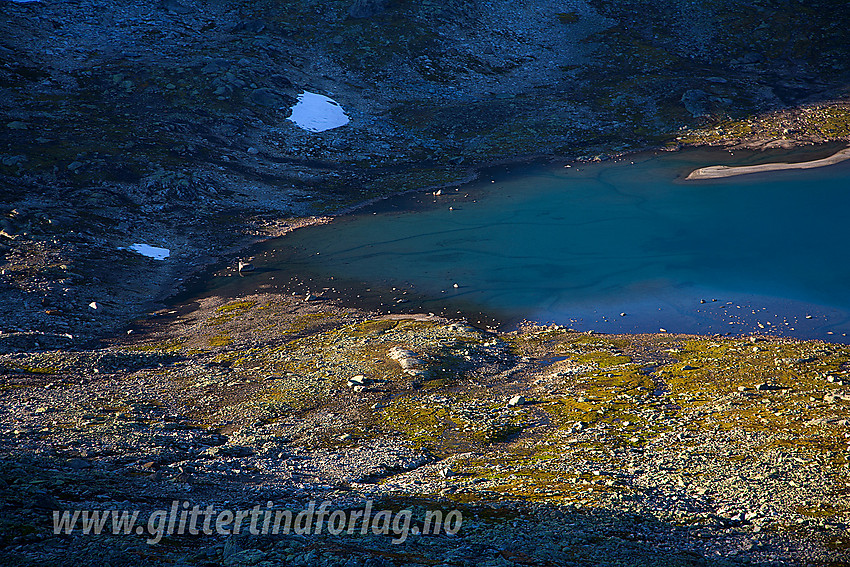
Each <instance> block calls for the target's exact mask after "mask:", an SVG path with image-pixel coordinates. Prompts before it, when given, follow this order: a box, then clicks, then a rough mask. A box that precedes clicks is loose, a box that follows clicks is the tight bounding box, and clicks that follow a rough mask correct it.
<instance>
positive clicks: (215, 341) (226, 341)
mask: <svg viewBox="0 0 850 567" xmlns="http://www.w3.org/2000/svg"><path fill="white" fill-rule="evenodd" d="M209 343H210V346H211V347H222V346H227V345H230V344H233V337H231V336H230V335H227V334H221V335H215V336H213V337H210V340H209Z"/></svg>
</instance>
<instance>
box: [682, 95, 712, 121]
mask: <svg viewBox="0 0 850 567" xmlns="http://www.w3.org/2000/svg"><path fill="white" fill-rule="evenodd" d="M682 104H684V105H685V109H686V110H687V111H688V112H690V113H691V115H693V117H694V118H699V117H701V116H708V115H709V111H708V94H707V93H706V92H705V91H701V90H699V89H691V90H689V91H686V92H685V94H683V95H682Z"/></svg>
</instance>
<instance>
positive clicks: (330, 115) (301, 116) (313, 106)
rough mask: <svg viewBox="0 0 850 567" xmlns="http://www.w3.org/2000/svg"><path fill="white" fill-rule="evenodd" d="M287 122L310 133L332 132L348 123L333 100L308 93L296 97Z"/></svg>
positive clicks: (340, 108) (346, 116) (345, 115)
mask: <svg viewBox="0 0 850 567" xmlns="http://www.w3.org/2000/svg"><path fill="white" fill-rule="evenodd" d="M287 120H291V121H292V122H295V125H296V126H298V127H299V128H303V129H304V130H309V131H310V132H324V131H325V130H332V129H334V128H339V127H340V126H345V125H346V124H348V122H349V118H348V115H347V114H345V111H344V110H343V109H342V107H341V106H340V105H339V104H338V103H337V102H336V101H335V100H333V99H330V98H328V97H326V96H324V95H320V94H316V93H311V92H308V91H304V92H303V93H301V94H300V95H298V102H297V103H296V104H295V106H293V107H292V115H291V116H290V117H289V118H287Z"/></svg>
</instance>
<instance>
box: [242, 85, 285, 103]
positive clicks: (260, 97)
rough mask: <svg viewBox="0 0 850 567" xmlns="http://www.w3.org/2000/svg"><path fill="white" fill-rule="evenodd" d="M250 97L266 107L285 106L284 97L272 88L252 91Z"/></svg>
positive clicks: (254, 101) (252, 100)
mask: <svg viewBox="0 0 850 567" xmlns="http://www.w3.org/2000/svg"><path fill="white" fill-rule="evenodd" d="M248 99H249V100H250V101H251V102H253V103H254V104H257V105H259V106H265V107H266V108H280V107H281V106H283V99H282V98H281V97H280V95H278V94H277V93H276V92H274V91H273V90H271V89H267V88H259V89H254V90H253V91H251V94H250V95H248Z"/></svg>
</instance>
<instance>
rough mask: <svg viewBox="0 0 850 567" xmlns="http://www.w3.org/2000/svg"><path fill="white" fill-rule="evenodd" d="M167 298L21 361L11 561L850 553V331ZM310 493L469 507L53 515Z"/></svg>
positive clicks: (8, 379) (293, 499)
mask: <svg viewBox="0 0 850 567" xmlns="http://www.w3.org/2000/svg"><path fill="white" fill-rule="evenodd" d="M157 320H158V322H157V323H156V324H154V326H153V328H151V329H148V330H147V331H145V332H143V333H142V334H139V335H135V334H134V335H130V337H134V336H135V337H136V338H132V340H129V339H128V340H123V341H122V342H121V343H122V344H115V345H113V346H111V347H107V348H104V349H102V350H98V351H79V352H74V353H67V352H56V351H46V352H42V353H21V354H9V355H4V356H2V357H0V369H2V371H3V374H4V383H5V384H6V386H5V391H4V392H3V398H2V410H3V412H4V414H5V415H9V416H13V418H12V420H10V421H7V422H6V423H5V424H4V429H3V431H2V439H3V442H4V447H3V452H4V455H5V456H4V459H3V461H2V467H3V472H4V479H5V481H4V484H3V485H2V487H0V488H2V491H3V497H4V501H5V502H6V508H5V510H4V518H3V523H4V530H3V531H4V534H5V535H4V544H5V545H6V551H5V552H4V556H5V559H4V562H8V563H9V564H13V563H14V562H16V561H17V562H22V563H26V562H27V561H28V560H31V561H33V562H35V561H38V560H41V559H43V558H47V559H48V560H49V561H50V562H51V563H53V562H54V561H60V562H61V560H63V559H64V560H67V559H68V558H70V557H77V556H76V555H75V554H77V553H86V554H89V555H92V554H93V556H96V557H98V558H113V559H114V560H115V561H116V562H118V563H119V564H132V563H133V561H131V560H128V559H127V558H126V557H119V556H118V555H117V554H119V552H120V553H123V554H126V553H133V554H136V553H138V554H143V555H144V557H146V561H147V563H148V564H159V563H160V562H167V561H170V560H174V561H177V562H178V563H179V564H220V563H221V564H224V565H254V564H267V565H272V564H278V563H277V562H278V561H280V560H281V559H283V558H285V557H288V556H293V557H290V558H289V559H288V560H287V561H288V563H285V564H292V565H316V564H321V565H350V564H361V562H362V561H364V560H365V558H366V557H369V556H373V557H375V558H377V559H375V562H374V563H373V564H376V565H389V564H393V563H394V562H396V563H398V561H395V560H396V559H402V558H403V559H404V561H402V563H403V564H425V565H433V564H448V565H510V564H515V563H519V564H529V565H537V564H540V565H547V564H551V565H565V564H589V563H590V562H592V563H593V564H598V565H622V564H624V563H627V564H653V565H655V564H664V565H667V564H671V565H691V564H715V563H716V564H736V565H737V564H759V565H761V564H765V565H767V564H771V565H772V564H788V563H792V564H793V563H800V564H806V565H816V564H823V565H840V564H841V563H840V561H842V560H843V561H846V560H847V559H848V553H847V544H848V537H847V526H848V521H850V518H849V517H848V500H847V488H848V476H847V471H848V465H847V442H848V441H847V439H848V434H847V433H846V431H847V425H848V420H847V419H846V417H847V404H848V403H850V390H848V388H847V386H848V384H850V375H848V371H850V349H848V348H847V347H846V346H842V345H833V344H825V343H818V342H796V341H790V340H779V339H768V338H764V337H755V336H753V337H749V338H719V337H697V336H675V335H654V336H650V335H639V336H597V335H594V334H587V333H575V332H571V331H569V330H567V329H565V328H564V327H558V326H552V327H534V326H532V327H526V328H523V329H522V330H520V331H517V332H511V333H496V332H486V331H481V330H478V329H475V328H473V327H470V326H468V325H466V324H464V323H453V322H450V321H445V320H441V319H435V318H433V317H427V316H420V317H401V316H393V318H387V317H384V318H375V317H369V316H368V315H367V314H364V313H360V312H354V311H346V310H340V309H335V308H330V307H329V306H327V305H326V304H322V303H321V302H304V301H303V299H301V298H289V299H283V298H281V297H279V296H272V295H258V296H250V297H245V298H240V299H238V300H236V301H231V302H229V303H222V302H221V301H216V300H208V301H205V302H204V304H203V305H202V306H200V308H199V309H197V310H193V311H189V312H187V313H184V314H177V313H174V314H169V313H163V314H161V315H160V316H159V317H158V318H157ZM311 499H312V500H315V501H322V500H330V501H332V502H334V503H335V504H336V505H338V506H341V507H347V506H348V507H354V506H358V505H361V503H362V502H364V501H366V500H368V499H372V500H375V501H376V502H380V503H384V504H385V505H386V506H390V507H393V508H394V509H401V508H403V507H406V506H414V508H413V509H414V510H419V509H421V508H425V507H428V506H430V507H431V508H432V509H433V508H435V507H438V508H439V509H442V510H445V511H448V510H451V509H453V508H455V507H460V509H461V510H462V511H463V512H464V513H465V516H464V518H465V520H464V522H465V523H464V524H463V527H462V529H461V531H460V532H459V533H458V534H457V535H455V536H454V537H447V536H444V535H443V536H429V537H426V536H422V537H419V538H414V537H411V539H409V540H408V541H407V542H405V544H404V545H403V546H401V547H397V546H394V545H392V543H391V538H388V537H383V536H381V537H377V536H372V535H370V536H369V537H368V538H366V537H362V536H359V535H356V536H349V537H345V536H337V537H334V536H331V535H327V534H325V535H323V536H315V537H312V536H301V537H295V536H292V537H282V536H281V537H277V538H275V537H273V536H267V537H252V536H251V535H250V534H247V533H246V534H245V535H243V536H241V537H237V536H232V537H231V538H230V539H226V538H222V537H207V538H203V537H201V538H198V537H195V538H192V537H189V536H182V537H181V536H173V537H170V538H166V541H164V542H161V543H160V544H159V545H157V546H152V547H151V546H147V544H146V543H145V538H144V537H140V536H136V535H130V536H124V537H118V536H111V535H106V536H100V537H93V536H91V535H83V534H80V533H76V534H74V535H70V536H67V535H60V536H53V535H52V532H51V523H50V519H49V518H50V517H49V512H48V510H51V509H54V508H58V509H83V510H84V509H115V508H117V509H128V510H136V509H141V510H151V509H167V508H168V507H169V505H170V503H171V502H172V501H174V500H179V501H190V502H196V503H202V504H203V505H207V504H209V503H215V504H216V505H217V507H218V508H219V509H221V508H225V507H227V506H228V505H229V506H230V507H232V508H244V509H249V508H251V507H253V506H254V505H256V504H258V503H261V504H263V505H265V502H267V501H272V502H276V503H287V504H288V505H289V506H291V507H292V509H300V507H301V506H306V502H307V501H308V500H311ZM299 503H300V504H299ZM232 540H235V541H232ZM352 549H356V550H357V551H356V553H357V554H358V555H357V557H358V559H357V561H356V563H351V562H347V561H348V560H347V559H346V556H347V555H348V554H349V553H350V552H351V550H352ZM659 552H663V557H658V556H656V554H657V553H659ZM310 553H312V554H313V555H312V556H310V557H308V555H309V554H310ZM392 553H400V554H401V555H400V556H399V557H395V556H392V555H386V554H392ZM75 561H76V559H75ZM263 561H265V562H267V563H262V562H263ZM830 561H831V563H830Z"/></svg>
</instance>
